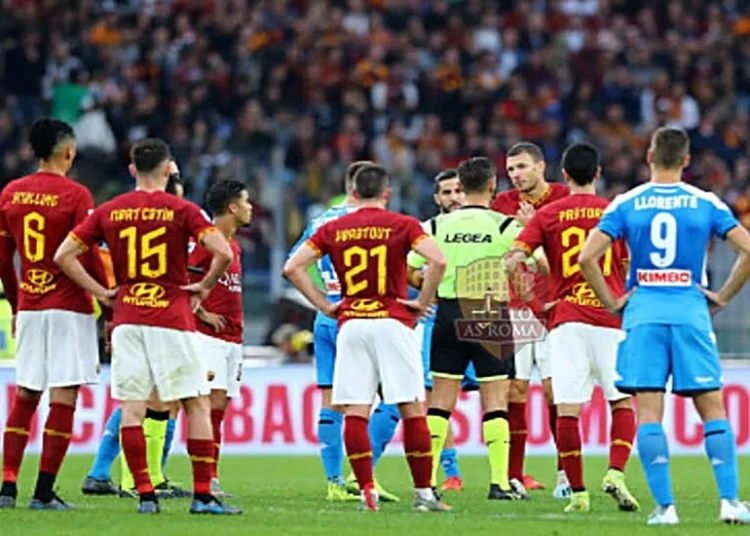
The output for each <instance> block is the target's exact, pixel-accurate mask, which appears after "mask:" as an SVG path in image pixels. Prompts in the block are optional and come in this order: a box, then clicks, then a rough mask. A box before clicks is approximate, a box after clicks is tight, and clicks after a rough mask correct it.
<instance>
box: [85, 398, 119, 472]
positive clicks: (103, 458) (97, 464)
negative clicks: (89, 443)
mask: <svg viewBox="0 0 750 536" xmlns="http://www.w3.org/2000/svg"><path fill="white" fill-rule="evenodd" d="M121 420H122V410H121V409H120V408H117V409H116V410H114V411H113V412H112V415H110V416H109V419H108V420H107V424H105V425H104V433H103V434H102V440H101V443H99V450H97V451H96V458H95V459H94V465H93V466H92V467H91V471H89V476H90V477H91V478H96V479H98V480H109V479H110V478H112V462H114V461H115V458H117V455H118V454H120V421H121Z"/></svg>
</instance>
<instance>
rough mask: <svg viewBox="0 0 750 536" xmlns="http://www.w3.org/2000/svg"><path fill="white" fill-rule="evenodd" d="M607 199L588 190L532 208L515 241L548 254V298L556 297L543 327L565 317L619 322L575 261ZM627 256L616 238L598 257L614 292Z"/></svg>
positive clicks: (621, 283) (619, 288) (620, 288)
mask: <svg viewBox="0 0 750 536" xmlns="http://www.w3.org/2000/svg"><path fill="white" fill-rule="evenodd" d="M608 204H609V202H608V201H607V200H606V199H604V198H601V197H599V196H596V195H593V194H575V195H570V196H567V197H565V198H563V199H560V200H558V201H555V202H554V203H550V204H549V205H546V206H545V207H544V208H542V209H540V210H539V212H537V213H536V214H534V217H533V218H531V221H529V223H528V224H526V227H524V229H523V231H522V232H521V234H520V235H519V237H518V239H517V240H516V242H515V245H517V246H520V247H522V248H523V249H525V250H526V251H527V252H529V253H530V252H532V251H534V250H535V249H536V248H537V247H540V246H541V247H543V248H544V252H545V253H546V255H547V259H548V261H549V264H550V275H549V278H548V284H549V287H550V290H551V292H550V294H549V299H552V300H559V301H558V302H557V305H555V307H554V308H553V309H552V313H551V318H550V321H549V324H548V326H547V327H548V329H552V328H554V327H555V326H556V325H558V324H562V323H565V322H583V323H585V324H592V325H594V326H603V327H609V328H619V327H620V324H621V322H620V318H619V317H616V316H614V315H612V314H610V313H609V312H607V310H606V309H605V308H604V306H603V304H602V303H601V302H600V301H599V300H598V299H597V297H596V295H595V294H594V291H593V290H592V289H591V287H590V286H589V284H588V283H586V280H585V279H584V277H583V273H582V272H581V267H580V266H579V265H578V255H579V253H580V252H581V249H583V244H584V243H585V242H586V237H588V235H589V233H590V232H591V230H592V229H594V228H595V227H596V224H597V223H599V219H600V218H601V215H602V212H603V211H604V209H605V208H606V207H607V205H608ZM627 260H628V252H627V247H625V245H624V244H623V242H622V241H621V240H620V241H617V242H615V243H614V244H613V245H612V247H611V248H610V249H609V250H608V251H607V253H606V254H605V255H604V257H603V258H602V260H601V261H600V262H601V265H602V271H603V273H604V277H605V280H606V281H607V284H608V285H609V287H610V288H611V289H612V292H614V294H615V295H616V296H622V295H623V294H624V293H625V276H624V270H623V269H622V266H623V264H625V263H627Z"/></svg>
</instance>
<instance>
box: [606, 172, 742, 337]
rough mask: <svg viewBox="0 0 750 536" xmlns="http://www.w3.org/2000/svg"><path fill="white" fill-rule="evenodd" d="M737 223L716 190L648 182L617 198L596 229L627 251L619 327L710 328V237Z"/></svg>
mask: <svg viewBox="0 0 750 536" xmlns="http://www.w3.org/2000/svg"><path fill="white" fill-rule="evenodd" d="M737 225H739V223H738V222H737V219H736V218H735V217H734V216H733V215H732V213H731V211H730V210H729V208H728V207H727V206H726V205H725V204H724V203H723V202H721V201H720V200H719V199H718V198H717V197H716V196H715V195H714V194H712V193H710V192H706V191H704V190H701V189H700V188H696V187H694V186H691V185H689V184H685V183H682V182H680V183H673V184H659V183H654V182H649V183H646V184H644V185H641V186H638V187H637V188H634V189H633V190H631V191H629V192H627V193H624V194H621V195H619V196H617V197H616V198H615V200H614V201H612V203H611V204H610V205H609V207H608V208H607V209H606V210H605V211H604V215H603V216H602V219H601V221H600V222H599V225H598V228H599V229H600V230H601V231H602V232H604V233H606V234H607V235H609V236H610V237H611V238H612V239H613V240H617V239H618V238H624V239H625V242H626V243H627V245H628V248H629V249H630V256H631V259H630V273H629V275H628V283H627V287H628V290H630V289H631V288H632V287H637V289H636V291H635V293H634V294H633V295H632V296H631V298H630V300H629V301H628V303H627V305H626V307H625V311H624V315H623V328H624V329H628V328H632V327H635V326H638V325H641V324H683V325H685V324H688V325H692V326H695V327H696V328H698V329H702V330H706V331H710V330H711V317H710V314H709V309H708V301H707V300H706V297H705V296H704V295H703V293H702V292H701V291H700V290H699V289H698V285H705V284H706V283H707V281H706V274H705V266H706V254H707V251H708V245H709V242H710V240H711V236H712V235H713V236H718V237H720V238H722V239H723V238H724V237H725V236H726V234H727V233H728V232H729V231H730V230H732V229H733V228H734V227H735V226H737Z"/></svg>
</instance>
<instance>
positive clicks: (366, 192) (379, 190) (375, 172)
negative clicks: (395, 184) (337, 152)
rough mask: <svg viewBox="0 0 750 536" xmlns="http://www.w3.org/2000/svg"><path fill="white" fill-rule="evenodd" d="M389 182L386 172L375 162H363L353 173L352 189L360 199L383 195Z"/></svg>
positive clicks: (376, 197) (375, 197)
mask: <svg viewBox="0 0 750 536" xmlns="http://www.w3.org/2000/svg"><path fill="white" fill-rule="evenodd" d="M389 183H390V179H389V177H388V172H387V171H386V170H385V168H384V167H383V166H379V165H377V164H371V163H368V164H365V165H364V166H362V167H361V168H360V169H359V170H358V171H357V173H356V174H355V175H354V191H355V192H356V193H357V197H358V198H359V199H362V200H368V199H370V200H372V199H380V198H382V197H384V196H385V194H386V192H387V191H388V185H389Z"/></svg>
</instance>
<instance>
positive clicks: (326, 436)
mask: <svg viewBox="0 0 750 536" xmlns="http://www.w3.org/2000/svg"><path fill="white" fill-rule="evenodd" d="M343 422H344V416H343V415H342V414H341V413H339V412H338V411H334V410H332V409H326V408H321V410H320V414H319V416H318V441H319V442H320V458H321V459H322V460H323V469H325V472H326V478H327V479H328V480H336V479H340V478H341V473H342V472H343V469H344V440H343V437H342V435H341V428H342V424H343Z"/></svg>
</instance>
